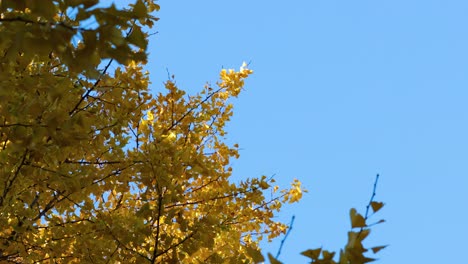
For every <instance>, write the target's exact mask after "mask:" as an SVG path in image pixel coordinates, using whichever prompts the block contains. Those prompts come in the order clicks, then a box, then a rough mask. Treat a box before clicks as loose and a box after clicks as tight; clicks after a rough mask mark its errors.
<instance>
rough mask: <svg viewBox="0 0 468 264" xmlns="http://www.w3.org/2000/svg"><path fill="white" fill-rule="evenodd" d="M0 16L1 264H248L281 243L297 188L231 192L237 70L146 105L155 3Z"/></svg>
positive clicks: (30, 6)
mask: <svg viewBox="0 0 468 264" xmlns="http://www.w3.org/2000/svg"><path fill="white" fill-rule="evenodd" d="M39 2H40V4H39ZM0 3H1V4H0V87H1V88H0V102H1V104H0V261H6V262H18V263H37V262H41V263H42V262H50V263H177V262H180V261H183V262H184V263H220V262H221V261H226V262H229V263H246V262H252V261H254V259H256V258H257V257H258V255H259V248H258V242H259V241H260V240H261V239H264V238H267V239H273V238H274V237H277V236H278V235H280V234H282V233H284V232H285V231H286V225H284V224H283V223H280V222H278V221H276V220H275V219H274V214H275V213H276V212H278V211H279V210H280V208H281V206H282V204H284V203H290V202H296V201H298V200H299V199H300V198H301V196H302V192H303V189H302V188H301V185H300V182H299V181H297V180H296V181H294V182H293V183H292V186H291V188H289V189H285V190H279V189H278V187H277V186H274V179H272V178H267V177H265V176H262V177H258V178H255V177H254V178H247V179H245V180H244V181H241V182H233V181H232V180H231V179H230V176H231V174H232V168H231V167H230V161H231V160H232V159H233V158H237V157H238V156H239V153H238V149H239V146H238V145H237V144H236V145H234V146H230V145H227V144H226V143H225V136H226V131H225V124H226V122H228V121H229V119H230V117H231V116H232V113H233V112H232V109H233V106H232V104H231V103H230V99H231V98H233V97H237V96H238V95H239V93H240V92H241V91H242V86H243V85H244V80H245V79H246V78H247V77H248V76H249V75H250V74H252V71H251V70H250V69H248V68H247V67H246V65H243V66H242V67H241V68H240V69H239V70H222V71H221V72H220V78H219V81H218V82H217V83H216V85H214V86H210V85H206V87H204V88H203V89H202V91H201V92H200V93H198V94H195V95H187V94H186V93H185V92H184V90H182V89H180V88H179V87H178V86H177V83H176V82H175V80H173V79H171V80H168V81H167V82H165V84H164V91H161V92H159V93H157V94H155V95H153V93H151V91H150V89H149V86H150V82H149V76H148V73H147V72H145V71H144V70H143V65H144V63H145V61H146V44H147V38H148V33H147V32H144V29H147V28H149V27H151V26H153V23H154V22H155V21H156V20H157V18H156V17H154V16H153V15H152V12H153V11H156V10H158V9H159V6H158V5H157V4H155V3H154V2H153V1H151V0H146V1H142V0H138V1H136V2H135V3H134V4H132V5H130V6H128V7H127V8H123V9H117V8H116V7H115V6H114V5H111V6H110V7H102V6H101V5H99V1H95V0H44V1H42V0H41V1H13V0H4V1H1V2H0ZM87 21H91V22H92V24H93V25H94V26H85V25H86V22H87ZM113 61H116V62H118V63H119V65H118V66H117V67H111V64H112V62H113ZM102 65H104V68H100V67H102ZM111 69H113V70H111ZM111 71H112V72H111ZM266 194H270V197H269V198H267V197H266Z"/></svg>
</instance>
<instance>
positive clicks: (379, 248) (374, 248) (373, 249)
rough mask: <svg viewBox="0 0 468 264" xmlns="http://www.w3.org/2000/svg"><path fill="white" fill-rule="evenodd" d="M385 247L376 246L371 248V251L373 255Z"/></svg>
mask: <svg viewBox="0 0 468 264" xmlns="http://www.w3.org/2000/svg"><path fill="white" fill-rule="evenodd" d="M386 247H387V246H386V245H385V246H378V247H373V248H371V250H372V252H373V253H374V254H375V253H377V252H379V251H380V250H382V249H384V248H386Z"/></svg>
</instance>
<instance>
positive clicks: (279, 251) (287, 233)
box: [275, 215, 296, 259]
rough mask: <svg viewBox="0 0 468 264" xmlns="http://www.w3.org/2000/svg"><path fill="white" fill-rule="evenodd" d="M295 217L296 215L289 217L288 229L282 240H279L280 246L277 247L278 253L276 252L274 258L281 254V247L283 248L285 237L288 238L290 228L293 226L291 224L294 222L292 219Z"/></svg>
mask: <svg viewBox="0 0 468 264" xmlns="http://www.w3.org/2000/svg"><path fill="white" fill-rule="evenodd" d="M295 218H296V217H295V216H294V215H293V216H292V217H291V222H290V223H289V228H288V231H287V232H286V235H284V238H283V240H281V244H280V247H279V249H278V253H276V257H275V258H276V259H278V258H279V256H280V254H281V249H282V248H283V245H284V242H285V241H286V238H288V236H289V233H290V232H291V230H292V228H293V224H294V219H295Z"/></svg>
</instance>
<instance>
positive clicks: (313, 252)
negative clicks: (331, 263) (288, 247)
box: [301, 248, 322, 260]
mask: <svg viewBox="0 0 468 264" xmlns="http://www.w3.org/2000/svg"><path fill="white" fill-rule="evenodd" d="M321 252H322V249H321V248H317V249H308V250H306V251H303V252H301V255H304V256H306V257H309V258H311V259H312V260H317V259H318V258H319V257H320V253H321Z"/></svg>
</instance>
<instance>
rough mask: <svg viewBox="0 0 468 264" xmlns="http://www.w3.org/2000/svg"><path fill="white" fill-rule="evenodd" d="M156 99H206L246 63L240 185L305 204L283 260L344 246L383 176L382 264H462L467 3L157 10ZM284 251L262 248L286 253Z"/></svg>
mask: <svg viewBox="0 0 468 264" xmlns="http://www.w3.org/2000/svg"><path fill="white" fill-rule="evenodd" d="M159 3H160V5H161V11H160V12H159V14H158V16H159V17H160V18H161V20H160V22H158V24H157V26H156V28H155V30H156V31H158V33H157V34H156V35H154V36H153V37H152V38H151V45H150V48H149V52H150V63H149V65H148V70H149V71H150V72H151V79H152V81H153V87H154V88H153V89H154V90H155V91H158V90H160V89H161V87H162V82H163V81H164V80H165V79H166V78H167V71H166V69H168V70H169V72H170V73H171V74H174V75H175V76H176V80H177V83H178V84H179V85H180V87H181V88H184V89H186V90H188V91H189V92H196V91H198V90H199V89H201V88H202V87H203V85H204V84H205V82H207V81H208V82H212V83H214V82H215V81H216V80H217V78H218V72H219V70H220V69H221V68H222V67H224V68H238V67H239V66H240V65H241V64H242V62H243V61H247V62H249V61H250V66H251V68H252V69H253V70H254V71H255V72H254V75H252V77H251V78H249V80H248V81H247V82H246V87H245V91H244V93H243V94H241V96H240V98H239V99H237V100H236V101H235V102H234V104H235V115H234V117H233V120H232V122H231V123H230V124H229V134H228V140H229V141H230V142H237V143H239V144H240V146H241V148H242V151H241V158H240V159H238V160H234V161H233V167H234V171H235V175H236V177H256V176H261V175H268V176H269V175H273V174H276V179H277V181H278V182H279V183H280V184H282V185H286V184H287V183H289V182H291V181H292V179H293V178H298V179H300V180H301V181H302V182H303V184H304V186H305V187H306V188H307V189H308V190H309V193H308V194H307V195H305V196H304V198H303V200H302V201H301V202H300V203H299V204H297V205H293V206H287V207H286V208H285V210H284V212H283V213H282V214H281V215H280V216H279V218H280V219H282V220H283V221H286V222H288V221H289V219H290V218H291V216H292V215H295V216H296V221H295V223H294V227H293V230H292V232H291V234H290V236H289V238H288V239H287V241H286V242H285V245H284V247H283V252H282V254H281V257H280V259H281V260H282V261H283V262H284V263H306V261H307V258H305V257H302V256H300V255H299V252H301V251H303V250H305V249H308V248H316V247H321V246H323V247H324V248H325V249H329V250H338V249H339V248H340V247H342V246H343V245H344V244H345V242H346V236H347V235H346V233H347V231H348V230H349V209H350V208H351V207H356V208H357V209H358V210H360V211H361V212H363V211H364V209H365V206H366V204H367V202H368V199H369V198H370V195H371V192H372V185H373V182H374V178H375V175H376V174H377V173H380V175H381V178H380V181H379V186H378V188H377V196H376V200H379V201H384V202H385V203H386V206H385V207H384V209H383V210H382V211H381V213H380V214H378V215H376V216H377V218H375V220H378V219H380V218H385V219H386V221H387V222H386V223H384V224H382V225H379V226H377V227H376V228H375V229H374V230H373V233H372V234H371V237H370V239H369V240H368V242H369V243H368V245H376V246H377V245H382V244H389V245H390V246H389V247H388V248H387V249H385V250H383V251H381V253H379V254H378V257H379V258H380V260H379V261H378V262H377V263H380V264H393V263H455V262H457V263H459V262H460V257H461V256H462V255H463V252H464V250H465V248H466V237H467V236H468V225H467V224H466V223H468V212H467V201H468V178H467V174H468V162H467V158H468V104H467V99H468V90H467V87H468V16H467V15H466V14H467V11H468V2H466V1H461V0H460V1H451V0H439V1H435V0H425V1H422V0H421V1H419V0H414V1H402V0H392V1H390V0H380V1H375V0H373V1H370V0H369V1H363V0H353V1H334V0H308V1H306V0H302V1H299V0H296V1H276V0H271V1H246V0H238V1H214V0H212V1H206V0H205V1H180V0H179V1H177V0H171V1H168V0H161V1H160V2H159ZM280 240H281V239H278V240H277V241H275V242H274V243H272V244H264V245H263V248H264V249H265V251H270V252H272V253H276V251H277V250H278V247H279V242H280Z"/></svg>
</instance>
